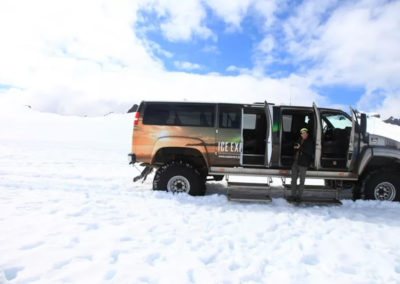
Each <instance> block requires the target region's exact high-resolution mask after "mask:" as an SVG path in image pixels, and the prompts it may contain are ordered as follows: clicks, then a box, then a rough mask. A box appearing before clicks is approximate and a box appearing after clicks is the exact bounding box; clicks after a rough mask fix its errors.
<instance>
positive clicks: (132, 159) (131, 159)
mask: <svg viewBox="0 0 400 284" xmlns="http://www.w3.org/2000/svg"><path fill="white" fill-rule="evenodd" d="M128 162H129V165H133V164H134V163H136V155H135V154H133V153H131V154H128Z"/></svg>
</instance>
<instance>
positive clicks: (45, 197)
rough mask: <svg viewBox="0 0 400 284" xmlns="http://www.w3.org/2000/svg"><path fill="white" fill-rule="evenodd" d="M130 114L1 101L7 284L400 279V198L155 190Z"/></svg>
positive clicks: (1, 249)
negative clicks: (137, 156)
mask: <svg viewBox="0 0 400 284" xmlns="http://www.w3.org/2000/svg"><path fill="white" fill-rule="evenodd" d="M371 121H372V120H371ZM132 122H133V117H132V114H125V115H109V116H106V117H98V118H85V117H72V116H71V117H67V116H59V115H55V114H45V113H39V112H35V111H33V110H30V109H28V108H15V107H11V106H4V105H3V106H0V283H400V241H399V240H400V239H399V236H400V218H399V213H400V204H399V203H390V202H375V201H357V202H353V201H350V200H345V201H343V206H341V207H318V206H310V207H294V206H292V205H290V204H288V203H287V202H286V201H285V200H283V199H281V198H278V199H274V200H273V202H272V203H271V204H257V203H256V204H243V203H232V202H228V201H227V199H226V196H225V195H224V194H223V192H224V190H225V188H226V183H225V182H220V183H212V184H209V185H208V194H207V195H206V196H205V197H191V196H187V195H173V194H169V193H165V192H153V191H152V190H151V178H152V177H149V180H148V181H146V182H145V183H143V184H142V183H137V184H134V183H132V180H131V179H132V177H133V176H135V175H137V174H138V171H137V170H136V169H135V168H133V167H130V166H128V164H127V153H129V152H130V142H131V141H130V139H131V135H132ZM370 124H371V125H370V127H374V129H373V128H371V129H372V130H376V129H378V130H379V131H376V132H382V134H386V136H388V135H391V136H392V138H398V137H400V133H399V127H397V126H392V125H387V124H384V123H383V122H381V121H380V120H378V119H375V120H373V121H372V123H370ZM371 129H370V130H371ZM378 134H379V133H378Z"/></svg>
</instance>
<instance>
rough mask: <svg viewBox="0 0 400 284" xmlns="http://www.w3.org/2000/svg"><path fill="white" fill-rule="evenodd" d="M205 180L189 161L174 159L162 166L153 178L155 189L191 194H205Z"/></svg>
mask: <svg viewBox="0 0 400 284" xmlns="http://www.w3.org/2000/svg"><path fill="white" fill-rule="evenodd" d="M205 189H206V187H205V180H204V178H203V177H202V176H201V175H200V173H199V172H198V171H197V170H196V169H194V168H193V166H192V165H190V164H189V163H184V162H182V161H173V162H170V163H168V164H165V165H163V166H162V167H160V168H159V169H158V170H157V172H156V174H155V176H154V180H153V190H165V191H169V192H173V193H181V192H183V193H188V194H190V195H194V196H196V195H204V194H205V191H206V190H205Z"/></svg>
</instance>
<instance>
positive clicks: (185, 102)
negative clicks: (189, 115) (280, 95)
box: [142, 101, 341, 111]
mask: <svg viewBox="0 0 400 284" xmlns="http://www.w3.org/2000/svg"><path fill="white" fill-rule="evenodd" d="M142 103H171V104H224V105H242V106H261V105H262V104H264V103H262V102H256V103H227V102H198V101H190V102H188V101H183V102H182V101H142ZM268 105H271V106H275V107H285V108H286V107H287V108H295V109H304V108H307V109H312V106H293V105H275V104H273V103H268ZM318 109H319V110H323V111H338V110H341V109H334V108H322V107H318Z"/></svg>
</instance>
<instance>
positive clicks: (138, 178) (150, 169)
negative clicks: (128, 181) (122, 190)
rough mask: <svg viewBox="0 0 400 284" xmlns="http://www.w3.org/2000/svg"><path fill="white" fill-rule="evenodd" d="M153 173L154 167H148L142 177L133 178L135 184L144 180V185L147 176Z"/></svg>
mask: <svg viewBox="0 0 400 284" xmlns="http://www.w3.org/2000/svg"><path fill="white" fill-rule="evenodd" d="M152 171H153V167H152V166H146V167H145V168H144V170H143V171H142V173H141V174H140V175H138V176H137V177H134V178H133V182H137V181H138V180H140V179H143V180H142V183H143V182H144V181H145V180H146V178H147V176H148V175H149V174H150V173H151V172H152Z"/></svg>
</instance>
